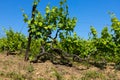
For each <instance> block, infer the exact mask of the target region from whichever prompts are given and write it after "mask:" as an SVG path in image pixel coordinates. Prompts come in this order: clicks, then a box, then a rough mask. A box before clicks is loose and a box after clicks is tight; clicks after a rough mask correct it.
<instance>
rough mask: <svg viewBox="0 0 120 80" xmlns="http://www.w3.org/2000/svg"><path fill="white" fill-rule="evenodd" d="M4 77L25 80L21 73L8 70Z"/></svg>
mask: <svg viewBox="0 0 120 80" xmlns="http://www.w3.org/2000/svg"><path fill="white" fill-rule="evenodd" d="M6 77H9V78H12V79H13V80H25V76H24V75H22V74H17V73H16V72H9V73H7V74H6Z"/></svg>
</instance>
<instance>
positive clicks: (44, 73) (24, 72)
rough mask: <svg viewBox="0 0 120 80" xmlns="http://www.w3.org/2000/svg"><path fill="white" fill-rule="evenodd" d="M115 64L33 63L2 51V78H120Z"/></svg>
mask: <svg viewBox="0 0 120 80" xmlns="http://www.w3.org/2000/svg"><path fill="white" fill-rule="evenodd" d="M113 65H114V64H113ZM113 65H112V64H111V63H109V64H107V66H106V68H104V69H100V68H98V67H95V66H93V65H90V64H85V63H74V65H73V67H67V66H64V65H54V64H52V63H51V62H50V61H46V62H44V63H34V64H33V63H30V62H25V61H24V59H23V57H22V56H18V55H9V56H6V55H5V54H4V53H0V80H120V71H119V70H115V69H114V66H113Z"/></svg>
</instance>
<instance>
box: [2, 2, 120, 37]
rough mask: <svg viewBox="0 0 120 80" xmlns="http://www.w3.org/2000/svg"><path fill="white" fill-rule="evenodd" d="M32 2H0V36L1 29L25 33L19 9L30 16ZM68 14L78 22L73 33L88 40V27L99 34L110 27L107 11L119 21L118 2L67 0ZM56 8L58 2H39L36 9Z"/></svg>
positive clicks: (119, 10) (119, 3)
mask: <svg viewBox="0 0 120 80" xmlns="http://www.w3.org/2000/svg"><path fill="white" fill-rule="evenodd" d="M32 2H33V0H1V1H0V36H2V35H3V32H2V27H3V26H4V27H5V28H7V29H9V27H12V28H13V29H14V30H15V31H18V32H20V31H21V32H22V33H24V34H26V35H27V34H28V33H27V28H26V27H27V25H26V24H25V23H24V22H23V16H22V11H21V9H24V11H25V13H27V14H28V16H31V8H32ZM67 2H68V6H69V14H70V16H71V17H77V19H78V22H77V25H76V28H75V31H76V32H77V34H78V35H79V36H81V37H82V38H88V33H89V32H90V26H94V27H95V28H96V29H97V31H98V32H99V33H100V32H101V30H102V29H103V27H104V26H110V25H111V22H110V15H109V14H108V11H111V12H114V13H115V14H116V16H117V17H118V18H119V19H120V6H119V5H120V0H67ZM48 3H50V5H51V6H58V5H59V0H41V2H40V3H39V5H38V9H39V11H40V12H41V13H44V9H45V6H46V5H47V4H48Z"/></svg>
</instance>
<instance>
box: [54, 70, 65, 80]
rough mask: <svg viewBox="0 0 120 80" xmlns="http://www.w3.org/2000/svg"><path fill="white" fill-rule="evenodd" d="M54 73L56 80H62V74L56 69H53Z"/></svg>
mask: <svg viewBox="0 0 120 80" xmlns="http://www.w3.org/2000/svg"><path fill="white" fill-rule="evenodd" d="M53 71H54V75H55V76H56V78H57V80H63V76H62V75H61V74H60V73H59V72H58V71H57V70H56V69H53Z"/></svg>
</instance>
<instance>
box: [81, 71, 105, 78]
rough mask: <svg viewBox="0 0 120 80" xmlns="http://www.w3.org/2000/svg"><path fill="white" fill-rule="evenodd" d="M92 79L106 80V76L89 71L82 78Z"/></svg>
mask: <svg viewBox="0 0 120 80" xmlns="http://www.w3.org/2000/svg"><path fill="white" fill-rule="evenodd" d="M91 79H101V80H106V78H105V76H104V75H103V74H102V73H99V72H96V71H88V72H86V73H85V75H84V76H83V77H82V78H81V80H91Z"/></svg>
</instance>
